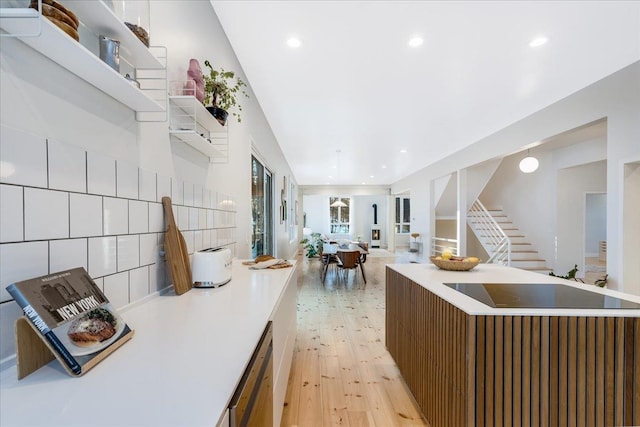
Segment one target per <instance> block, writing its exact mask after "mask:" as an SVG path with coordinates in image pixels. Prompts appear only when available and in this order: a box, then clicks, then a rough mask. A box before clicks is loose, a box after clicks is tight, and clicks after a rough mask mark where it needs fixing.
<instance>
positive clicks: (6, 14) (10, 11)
mask: <svg viewBox="0 0 640 427" xmlns="http://www.w3.org/2000/svg"><path fill="white" fill-rule="evenodd" d="M39 16H40V14H39V13H38V11H37V10H35V9H33V8H31V7H0V17H2V18H36V19H37V18H38V17H39Z"/></svg>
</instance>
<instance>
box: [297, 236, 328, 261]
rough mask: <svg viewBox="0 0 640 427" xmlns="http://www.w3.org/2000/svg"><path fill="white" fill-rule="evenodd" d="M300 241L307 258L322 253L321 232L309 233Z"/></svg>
mask: <svg viewBox="0 0 640 427" xmlns="http://www.w3.org/2000/svg"><path fill="white" fill-rule="evenodd" d="M300 243H302V245H303V248H304V249H305V250H306V251H307V254H306V255H307V258H313V257H316V256H318V255H322V243H323V242H322V234H320V233H311V236H310V237H305V238H304V239H302V240H301V241H300Z"/></svg>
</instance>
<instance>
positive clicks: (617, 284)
mask: <svg viewBox="0 0 640 427" xmlns="http://www.w3.org/2000/svg"><path fill="white" fill-rule="evenodd" d="M638 117H640V62H636V63H634V64H632V65H630V66H628V67H625V68H623V69H622V70H620V71H618V72H616V73H614V74H612V75H610V76H608V77H605V78H604V79H602V80H600V81H598V82H596V83H594V84H592V85H590V86H588V87H586V88H584V89H582V90H580V91H578V92H576V93H574V94H573V95H571V96H568V97H566V98H564V99H562V100H559V101H558V102H556V103H554V104H551V105H550V106H548V107H546V108H544V109H542V110H540V111H538V112H536V113H534V114H532V115H530V116H528V117H525V118H523V119H521V120H519V121H517V122H515V123H513V124H512V125H510V126H507V127H506V128H504V129H502V130H500V131H497V132H495V133H494V134H492V135H490V136H487V137H486V138H483V139H481V140H479V141H475V142H473V141H470V143H472V145H470V146H469V147H467V148H465V149H464V150H463V151H460V152H458V153H455V154H454V155H451V156H449V157H447V158H445V159H443V160H441V161H438V162H436V163H434V164H432V165H430V166H428V167H426V168H424V169H422V170H421V171H419V172H416V173H414V174H412V175H410V176H409V177H407V178H405V179H403V180H401V181H398V182H396V183H394V184H393V185H392V188H391V192H392V193H394V192H396V191H406V190H407V189H409V191H410V192H411V197H412V199H416V198H425V199H426V200H431V194H430V192H431V191H430V187H429V185H428V184H427V185H425V183H429V182H431V181H432V180H434V179H436V178H438V177H441V176H444V175H445V174H448V173H452V172H454V171H456V170H460V169H464V168H469V167H471V166H473V165H475V164H478V163H481V162H483V161H486V160H489V159H493V158H496V157H503V156H505V155H507V154H509V153H514V152H517V151H519V150H521V149H522V148H523V147H526V146H528V145H534V144H536V143H537V142H539V141H543V140H545V139H546V138H549V137H551V136H554V135H558V134H560V133H563V132H566V131H568V130H571V129H575V128H577V127H580V126H582V125H585V124H587V123H592V122H594V121H596V120H599V119H602V118H606V119H607V149H606V150H607V151H606V158H607V242H608V247H607V250H608V252H607V266H608V272H609V278H610V280H609V283H608V286H609V287H610V288H613V289H618V290H623V289H624V288H625V285H624V283H622V282H621V274H622V262H623V261H622V260H623V259H624V263H634V262H636V261H635V259H634V258H635V255H633V254H629V253H623V248H622V236H623V231H622V230H621V228H620V227H619V223H620V221H621V218H622V210H621V197H622V194H621V191H622V186H621V185H619V181H620V179H621V176H622V172H621V168H622V167H623V166H622V161H623V160H625V159H637V158H640V143H638V141H640V120H638ZM443 143H446V141H443ZM541 167H542V166H541ZM545 172H550V171H545ZM416 222H417V224H416V228H417V229H425V230H427V233H429V235H428V238H430V237H431V233H432V231H431V229H430V226H431V213H430V212H428V213H427V214H426V215H424V216H423V217H418V218H416ZM412 226H413V224H412ZM547 226H549V227H554V226H555V224H548V225H547ZM614 264H617V265H614ZM629 286H631V284H630V285H629Z"/></svg>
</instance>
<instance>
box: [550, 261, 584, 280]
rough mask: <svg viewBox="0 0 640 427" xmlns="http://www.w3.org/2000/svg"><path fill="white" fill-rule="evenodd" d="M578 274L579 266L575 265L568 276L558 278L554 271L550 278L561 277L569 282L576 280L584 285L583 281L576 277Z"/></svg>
mask: <svg viewBox="0 0 640 427" xmlns="http://www.w3.org/2000/svg"><path fill="white" fill-rule="evenodd" d="M577 273H578V264H575V265H574V266H573V268H572V269H571V270H569V272H568V273H567V275H566V276H558V275H556V274H553V271H552V272H550V273H549V276H553V277H559V278H561V279H567V280H575V281H576V282H578V281H580V282H582V283H584V281H583V280H582V279H580V278H579V277H576V274H577Z"/></svg>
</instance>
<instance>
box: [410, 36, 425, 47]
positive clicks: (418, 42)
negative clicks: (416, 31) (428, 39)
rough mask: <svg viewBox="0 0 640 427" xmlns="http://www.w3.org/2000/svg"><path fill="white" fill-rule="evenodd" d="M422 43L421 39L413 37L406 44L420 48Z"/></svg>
mask: <svg viewBox="0 0 640 427" xmlns="http://www.w3.org/2000/svg"><path fill="white" fill-rule="evenodd" d="M422 43H424V39H423V38H422V37H419V36H415V37H411V38H410V39H409V43H408V44H409V46H411V47H418V46H422Z"/></svg>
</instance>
